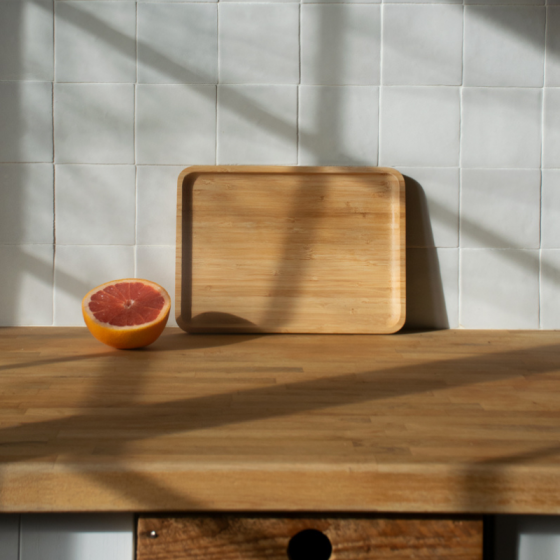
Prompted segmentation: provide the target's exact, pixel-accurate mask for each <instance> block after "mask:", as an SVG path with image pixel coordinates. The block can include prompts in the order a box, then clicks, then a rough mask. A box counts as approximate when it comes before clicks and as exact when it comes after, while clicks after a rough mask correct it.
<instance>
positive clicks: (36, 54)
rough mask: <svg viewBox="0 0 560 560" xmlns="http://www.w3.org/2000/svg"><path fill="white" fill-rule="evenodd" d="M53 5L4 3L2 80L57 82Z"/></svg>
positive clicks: (0, 10) (0, 14)
mask: <svg viewBox="0 0 560 560" xmlns="http://www.w3.org/2000/svg"><path fill="white" fill-rule="evenodd" d="M53 45H54V39H53V2H52V0H35V1H33V2H22V1H15V2H0V80H37V81H45V82H50V81H52V79H53Z"/></svg>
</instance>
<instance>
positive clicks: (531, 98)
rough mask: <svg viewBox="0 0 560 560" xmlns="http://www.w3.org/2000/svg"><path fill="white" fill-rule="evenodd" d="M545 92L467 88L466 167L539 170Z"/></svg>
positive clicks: (464, 159)
mask: <svg viewBox="0 0 560 560" xmlns="http://www.w3.org/2000/svg"><path fill="white" fill-rule="evenodd" d="M541 119H542V90H541V89H533V88H465V89H464V90H463V119H462V125H463V127H462V146H461V150H462V154H461V163H462V165H463V167H493V168H501V167H513V168H539V167H540V166H541V145H542V136H541V134H542V132H541Z"/></svg>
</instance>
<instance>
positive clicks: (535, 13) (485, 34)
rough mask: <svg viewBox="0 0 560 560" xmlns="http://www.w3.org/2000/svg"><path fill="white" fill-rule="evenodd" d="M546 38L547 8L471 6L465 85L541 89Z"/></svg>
mask: <svg viewBox="0 0 560 560" xmlns="http://www.w3.org/2000/svg"><path fill="white" fill-rule="evenodd" d="M521 35H522V36H523V40H520V39H519V37H520V36H521ZM544 36H545V8H542V7H528V6H467V7H466V8H465V67H464V71H465V80H464V85H466V86H518V87H541V86H542V85H543V76H544Z"/></svg>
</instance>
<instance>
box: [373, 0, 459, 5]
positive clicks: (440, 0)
mask: <svg viewBox="0 0 560 560" xmlns="http://www.w3.org/2000/svg"><path fill="white" fill-rule="evenodd" d="M383 3H384V4H462V3H463V0H383Z"/></svg>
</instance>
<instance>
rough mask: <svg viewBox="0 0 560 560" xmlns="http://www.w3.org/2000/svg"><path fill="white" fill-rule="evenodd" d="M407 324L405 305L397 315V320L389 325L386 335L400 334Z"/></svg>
mask: <svg viewBox="0 0 560 560" xmlns="http://www.w3.org/2000/svg"><path fill="white" fill-rule="evenodd" d="M405 322H406V305H405V304H404V303H403V305H401V307H400V309H399V311H398V313H397V314H396V317H395V320H394V321H392V322H391V323H389V324H388V325H387V330H386V331H385V334H395V333H397V332H399V331H400V330H401V329H402V328H403V327H404V324H405Z"/></svg>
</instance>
